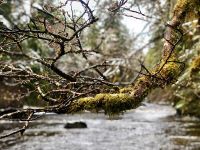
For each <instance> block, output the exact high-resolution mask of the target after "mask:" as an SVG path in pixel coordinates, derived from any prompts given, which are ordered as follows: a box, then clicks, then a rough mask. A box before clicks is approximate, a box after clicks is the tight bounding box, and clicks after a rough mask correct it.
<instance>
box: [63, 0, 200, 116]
mask: <svg viewBox="0 0 200 150" xmlns="http://www.w3.org/2000/svg"><path fill="white" fill-rule="evenodd" d="M195 7H197V9H198V10H199V8H200V2H199V0H178V1H177V3H176V5H175V8H174V15H173V17H172V19H171V21H170V22H169V23H168V24H167V27H166V28H167V29H166V33H165V37H164V39H165V40H164V44H163V54H162V58H161V61H160V63H159V64H158V65H156V66H155V67H154V68H153V69H152V70H151V71H149V73H148V74H146V75H140V77H139V78H138V80H137V81H136V82H135V84H134V85H132V86H131V87H129V88H124V89H121V90H120V92H119V93H116V94H110V93H103V94H97V95H96V96H95V97H85V98H80V99H77V100H75V101H73V102H71V104H70V105H69V106H68V107H67V108H66V109H65V110H66V113H74V112H79V111H83V110H89V111H98V110H104V111H105V113H107V114H110V115H112V114H117V113H120V112H122V111H125V110H128V109H133V108H137V107H138V106H139V105H140V104H141V102H142V101H143V100H144V98H145V97H146V96H147V95H148V93H149V92H150V91H151V90H152V89H155V88H158V87H164V86H166V85H169V84H172V83H173V82H174V81H176V79H177V77H178V76H179V75H180V73H181V72H182V70H183V68H184V64H183V63H180V62H178V57H177V56H176V52H175V48H176V45H177V44H178V42H179V41H180V40H181V37H182V33H181V31H180V30H179V28H180V26H181V24H182V23H183V22H184V19H185V17H186V15H187V13H188V12H191V11H192V10H194V8H195Z"/></svg>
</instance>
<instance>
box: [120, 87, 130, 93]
mask: <svg viewBox="0 0 200 150" xmlns="http://www.w3.org/2000/svg"><path fill="white" fill-rule="evenodd" d="M132 90H133V87H132V86H130V87H125V88H122V89H120V90H119V92H120V93H130V92H132Z"/></svg>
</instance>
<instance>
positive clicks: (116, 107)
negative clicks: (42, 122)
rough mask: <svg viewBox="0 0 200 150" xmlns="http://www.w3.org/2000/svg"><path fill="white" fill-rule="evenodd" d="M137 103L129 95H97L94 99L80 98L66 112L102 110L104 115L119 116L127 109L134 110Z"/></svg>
mask: <svg viewBox="0 0 200 150" xmlns="http://www.w3.org/2000/svg"><path fill="white" fill-rule="evenodd" d="M135 106H137V103H135V102H134V99H133V97H132V96H131V95H130V94H123V93H119V94H106V93H105V94H97V95H96V96H95V97H86V98H80V99H79V100H77V101H74V102H72V104H71V105H70V107H69V109H68V112H71V113H73V112H79V111H83V110H89V111H97V112H98V111H99V110H101V109H103V110H104V111H105V113H106V114H109V115H113V114H119V113H120V112H123V111H125V110H128V109H132V108H135Z"/></svg>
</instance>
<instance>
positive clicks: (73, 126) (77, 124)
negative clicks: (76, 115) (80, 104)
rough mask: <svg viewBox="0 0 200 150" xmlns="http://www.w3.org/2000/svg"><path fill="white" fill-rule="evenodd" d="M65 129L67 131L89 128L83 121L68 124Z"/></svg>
mask: <svg viewBox="0 0 200 150" xmlns="http://www.w3.org/2000/svg"><path fill="white" fill-rule="evenodd" d="M64 128H65V129H77V128H87V124H86V123H85V122H82V121H79V122H72V123H67V124H66V125H65V127H64Z"/></svg>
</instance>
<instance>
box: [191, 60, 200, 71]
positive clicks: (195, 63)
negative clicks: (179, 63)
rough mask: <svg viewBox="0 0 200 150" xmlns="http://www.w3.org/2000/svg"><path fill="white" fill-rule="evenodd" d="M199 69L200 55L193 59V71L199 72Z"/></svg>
mask: <svg viewBox="0 0 200 150" xmlns="http://www.w3.org/2000/svg"><path fill="white" fill-rule="evenodd" d="M199 70H200V56H198V57H196V58H195V59H194V60H193V61H192V65H191V73H195V72H198V71H199Z"/></svg>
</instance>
